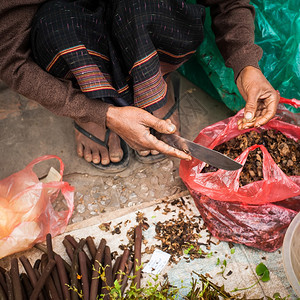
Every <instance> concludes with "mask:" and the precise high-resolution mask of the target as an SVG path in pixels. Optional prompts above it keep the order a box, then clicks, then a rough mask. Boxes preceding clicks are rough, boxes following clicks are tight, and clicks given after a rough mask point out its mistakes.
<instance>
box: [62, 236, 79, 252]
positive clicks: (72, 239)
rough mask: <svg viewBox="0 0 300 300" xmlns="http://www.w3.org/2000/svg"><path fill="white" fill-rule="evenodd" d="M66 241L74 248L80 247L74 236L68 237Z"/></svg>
mask: <svg viewBox="0 0 300 300" xmlns="http://www.w3.org/2000/svg"><path fill="white" fill-rule="evenodd" d="M65 239H66V240H67V241H68V242H69V243H70V244H71V245H72V246H73V248H74V249H75V248H77V247H78V242H77V241H76V240H75V239H74V237H73V236H71V235H69V234H68V235H66V236H65Z"/></svg>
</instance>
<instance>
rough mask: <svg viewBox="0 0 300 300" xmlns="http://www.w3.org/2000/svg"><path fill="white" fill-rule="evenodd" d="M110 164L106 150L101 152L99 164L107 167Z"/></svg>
mask: <svg viewBox="0 0 300 300" xmlns="http://www.w3.org/2000/svg"><path fill="white" fill-rule="evenodd" d="M109 163H110V159H109V155H108V151H107V149H104V150H102V151H101V164H102V165H104V166H105V165H108V164H109Z"/></svg>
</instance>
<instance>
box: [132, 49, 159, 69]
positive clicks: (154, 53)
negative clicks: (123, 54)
mask: <svg viewBox="0 0 300 300" xmlns="http://www.w3.org/2000/svg"><path fill="white" fill-rule="evenodd" d="M156 54H157V52H156V51H153V52H152V53H151V54H149V55H148V56H146V57H144V58H142V59H140V60H138V61H136V62H135V63H134V64H133V66H132V68H131V69H130V71H129V74H130V73H131V71H132V70H133V69H134V68H135V67H137V66H139V65H141V64H143V63H144V62H146V61H148V60H149V59H151V58H152V57H153V56H155V55H156Z"/></svg>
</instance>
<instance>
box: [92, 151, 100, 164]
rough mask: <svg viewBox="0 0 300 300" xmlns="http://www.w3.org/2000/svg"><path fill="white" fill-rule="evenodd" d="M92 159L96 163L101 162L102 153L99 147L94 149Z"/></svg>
mask: <svg viewBox="0 0 300 300" xmlns="http://www.w3.org/2000/svg"><path fill="white" fill-rule="evenodd" d="M92 161H93V163H94V164H99V163H100V153H99V150H98V149H96V148H95V149H92Z"/></svg>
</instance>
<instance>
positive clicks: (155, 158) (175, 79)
mask: <svg viewBox="0 0 300 300" xmlns="http://www.w3.org/2000/svg"><path fill="white" fill-rule="evenodd" d="M171 81H172V83H173V89H174V98H175V103H174V105H173V106H172V107H171V108H170V110H169V111H168V112H167V114H166V115H165V116H164V117H163V120H167V119H168V118H170V117H171V116H172V115H173V113H174V112H175V110H176V109H178V108H179V94H180V78H179V76H178V75H177V74H176V75H175V74H173V75H171ZM150 132H151V133H152V134H154V130H151V129H150ZM134 154H135V158H136V160H137V161H139V162H141V163H143V164H153V163H156V162H160V161H162V160H164V159H166V158H167V156H166V155H164V154H162V153H159V154H156V155H153V154H151V153H150V154H148V155H146V156H142V155H140V154H139V153H138V152H137V151H136V150H135V151H134Z"/></svg>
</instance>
